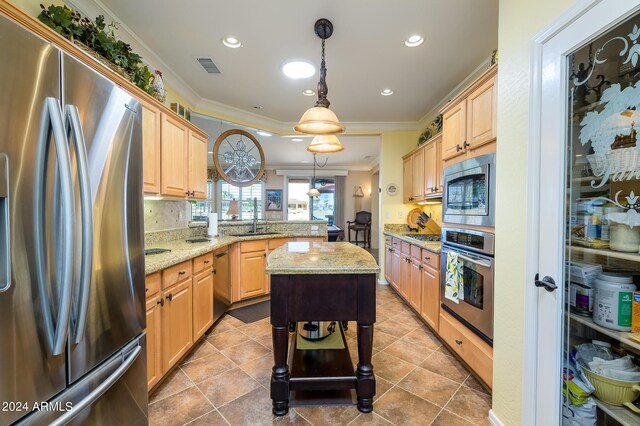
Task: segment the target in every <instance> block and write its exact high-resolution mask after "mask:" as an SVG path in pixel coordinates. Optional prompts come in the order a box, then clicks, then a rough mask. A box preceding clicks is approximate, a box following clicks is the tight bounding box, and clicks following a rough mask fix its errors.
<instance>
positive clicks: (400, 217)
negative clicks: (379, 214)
mask: <svg viewBox="0 0 640 426" xmlns="http://www.w3.org/2000/svg"><path fill="white" fill-rule="evenodd" d="M398 219H402V210H400V211H398Z"/></svg>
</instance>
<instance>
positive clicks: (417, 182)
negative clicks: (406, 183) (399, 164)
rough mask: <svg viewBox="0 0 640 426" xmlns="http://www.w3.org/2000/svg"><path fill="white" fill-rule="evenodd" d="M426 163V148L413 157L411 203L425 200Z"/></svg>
mask: <svg viewBox="0 0 640 426" xmlns="http://www.w3.org/2000/svg"><path fill="white" fill-rule="evenodd" d="M424 166H425V162H424V148H422V149H419V150H417V151H416V152H415V153H414V154H413V155H412V156H411V181H412V183H413V185H412V191H411V201H412V202H416V201H422V200H424V194H425V188H424V183H425V179H424V174H425V168H424Z"/></svg>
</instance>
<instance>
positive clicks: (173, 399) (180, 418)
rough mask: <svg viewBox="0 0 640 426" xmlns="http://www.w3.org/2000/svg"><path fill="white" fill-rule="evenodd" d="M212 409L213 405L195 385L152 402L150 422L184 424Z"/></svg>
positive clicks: (164, 425) (160, 425)
mask: <svg viewBox="0 0 640 426" xmlns="http://www.w3.org/2000/svg"><path fill="white" fill-rule="evenodd" d="M211 410H213V406H212V405H211V404H210V403H209V401H207V399H206V398H205V397H204V395H202V393H201V392H200V391H199V390H198V388H196V387H195V386H194V387H191V388H188V389H185V390H183V391H181V392H178V393H177V394H175V395H172V396H170V397H168V398H165V399H163V400H161V401H158V402H155V403H153V404H150V405H149V424H150V425H151V426H174V425H175V426H178V425H183V424H185V423H187V422H190V421H191V420H194V419H196V418H198V417H200V416H202V415H204V414H206V413H208V412H209V411H211Z"/></svg>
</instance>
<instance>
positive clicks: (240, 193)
mask: <svg viewBox="0 0 640 426" xmlns="http://www.w3.org/2000/svg"><path fill="white" fill-rule="evenodd" d="M219 185H220V186H219V188H220V197H219V199H220V218H221V219H226V220H229V219H231V216H227V211H228V210H229V204H230V202H231V201H232V200H237V201H239V203H238V210H239V215H240V217H239V219H240V220H251V219H253V207H254V198H255V199H257V203H258V219H261V218H262V211H263V205H262V204H263V202H262V194H263V192H264V191H263V189H264V184H263V183H262V182H258V183H255V184H253V185H251V186H245V187H239V186H234V185H231V184H229V183H228V182H225V181H220V184H219Z"/></svg>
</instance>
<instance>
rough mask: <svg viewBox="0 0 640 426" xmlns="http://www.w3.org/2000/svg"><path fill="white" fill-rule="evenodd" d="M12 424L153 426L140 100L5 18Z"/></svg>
mask: <svg viewBox="0 0 640 426" xmlns="http://www.w3.org/2000/svg"><path fill="white" fill-rule="evenodd" d="M0 58H1V59H0V403H1V404H3V406H2V407H0V425H6V424H12V423H19V424H29V425H32V424H35V425H40V424H66V423H70V424H91V425H95V424H105V425H112V424H127V425H130V424H147V418H148V415H147V385H146V384H147V381H146V347H145V333H144V329H145V308H144V290H145V289H144V279H145V274H144V234H143V219H142V218H143V216H142V146H141V145H142V142H141V138H142V135H141V117H140V115H141V112H140V105H139V103H138V102H137V101H136V99H134V98H133V97H132V96H131V95H129V94H127V93H126V92H125V91H123V90H122V89H120V88H118V87H117V86H115V85H114V84H113V83H111V82H110V81H109V80H107V79H105V78H103V77H102V76H100V75H99V74H97V73H96V72H94V71H93V70H91V69H90V68H88V67H86V66H85V65H83V64H82V63H80V62H78V61H76V60H75V59H73V58H71V57H69V56H67V55H66V54H64V53H62V52H61V51H60V50H58V49H57V48H56V47H54V46H52V45H51V44H48V43H47V42H45V41H43V40H42V39H40V38H39V37H37V36H35V35H33V34H32V33H30V32H28V31H27V30H25V29H23V28H21V27H19V26H18V25H16V24H14V23H12V22H11V21H9V20H8V19H6V18H4V17H0Z"/></svg>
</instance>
